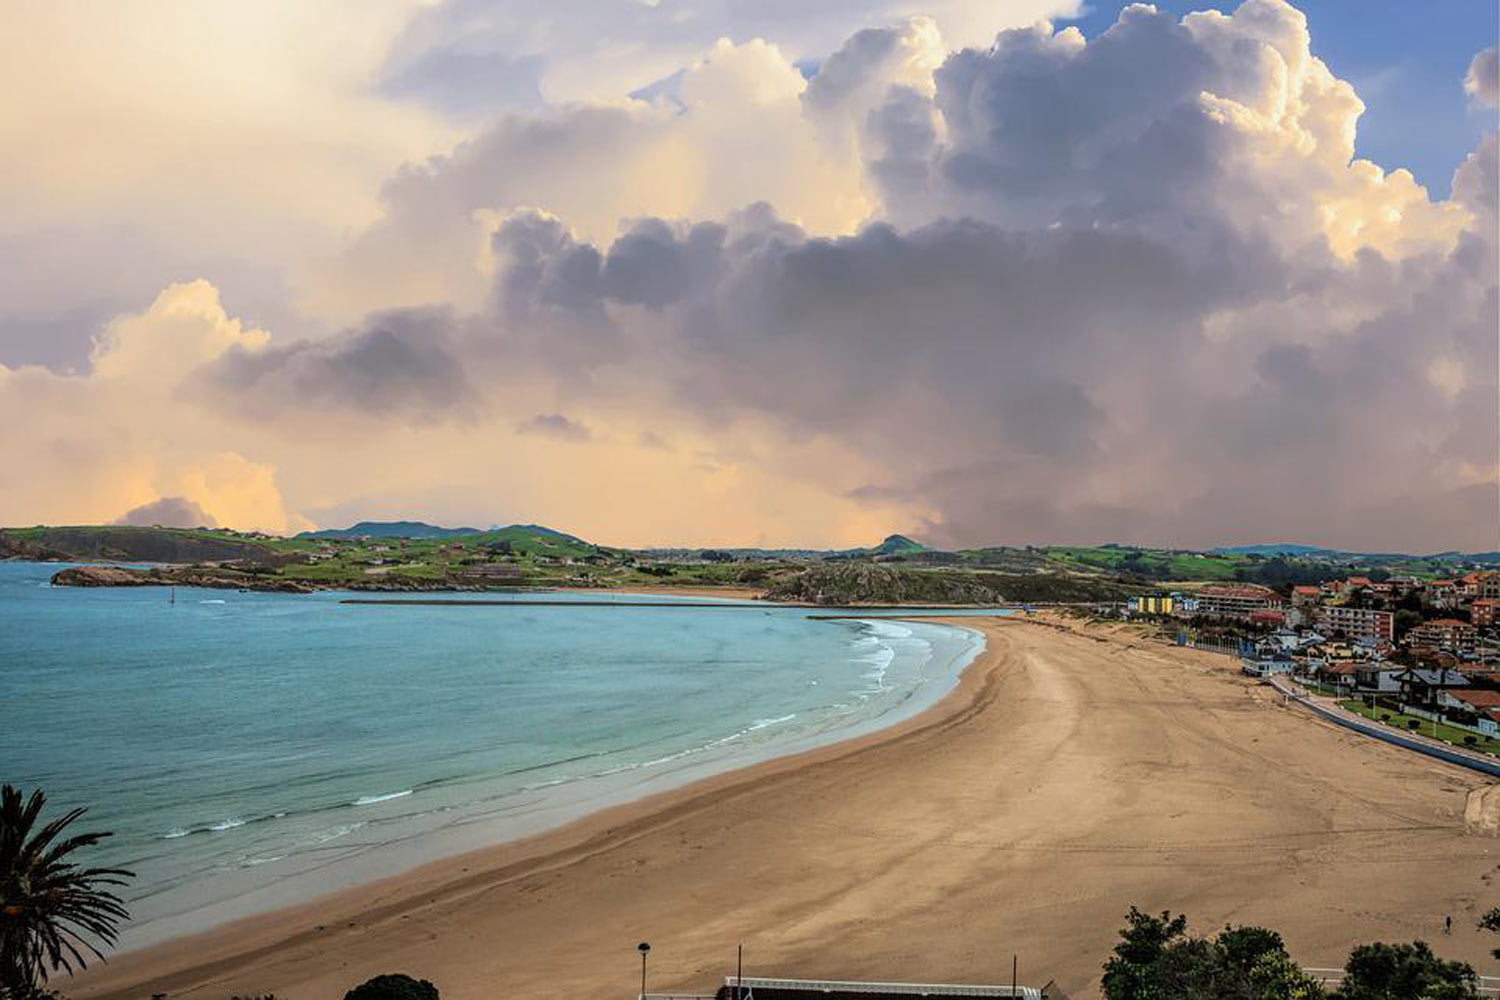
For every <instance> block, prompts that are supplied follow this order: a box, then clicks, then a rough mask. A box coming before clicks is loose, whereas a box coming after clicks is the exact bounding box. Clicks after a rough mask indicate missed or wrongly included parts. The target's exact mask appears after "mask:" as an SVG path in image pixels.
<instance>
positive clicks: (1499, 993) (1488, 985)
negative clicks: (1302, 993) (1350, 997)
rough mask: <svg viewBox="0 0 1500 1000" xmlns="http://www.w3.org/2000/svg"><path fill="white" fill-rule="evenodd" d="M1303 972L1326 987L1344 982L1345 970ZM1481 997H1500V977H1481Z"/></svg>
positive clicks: (1306, 970)
mask: <svg viewBox="0 0 1500 1000" xmlns="http://www.w3.org/2000/svg"><path fill="white" fill-rule="evenodd" d="M1302 971H1303V972H1305V973H1307V974H1308V975H1309V976H1312V977H1313V978H1314V979H1316V980H1317V981H1318V982H1320V983H1322V984H1323V985H1324V986H1338V985H1339V984H1340V983H1342V982H1343V981H1344V970H1343V969H1307V968H1304V969H1303V970H1302ZM1479 995H1480V996H1485V997H1500V976H1480V977H1479Z"/></svg>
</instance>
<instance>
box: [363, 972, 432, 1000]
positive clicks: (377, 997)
mask: <svg viewBox="0 0 1500 1000" xmlns="http://www.w3.org/2000/svg"><path fill="white" fill-rule="evenodd" d="M344 1000H438V991H437V987H436V986H434V985H432V984H431V983H429V982H428V981H427V980H425V979H413V978H412V977H411V976H404V975H401V974H400V973H396V974H394V975H384V976H376V977H375V978H374V979H371V980H370V981H369V982H365V983H361V984H360V985H358V986H356V987H354V989H352V990H350V991H349V992H348V993H345V994H344Z"/></svg>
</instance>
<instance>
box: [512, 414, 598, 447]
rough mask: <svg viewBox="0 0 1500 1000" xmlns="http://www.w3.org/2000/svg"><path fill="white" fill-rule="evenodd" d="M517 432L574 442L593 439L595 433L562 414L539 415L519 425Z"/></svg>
mask: <svg viewBox="0 0 1500 1000" xmlns="http://www.w3.org/2000/svg"><path fill="white" fill-rule="evenodd" d="M516 432H517V433H520V434H537V435H540V436H542V437H550V438H556V439H557V440H559V441H573V442H582V441H587V440H589V439H590V438H592V437H593V432H592V431H590V430H589V429H588V427H587V426H585V425H584V424H581V423H579V422H578V421H576V420H570V419H569V418H568V417H565V416H564V415H562V414H561V413H538V414H537V415H536V416H534V417H532V418H531V419H530V420H525V421H522V422H521V423H520V424H518V425H517V426H516Z"/></svg>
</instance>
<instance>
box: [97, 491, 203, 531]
mask: <svg viewBox="0 0 1500 1000" xmlns="http://www.w3.org/2000/svg"><path fill="white" fill-rule="evenodd" d="M115 524H130V525H136V526H140V527H152V526H155V527H159V528H217V527H218V526H219V522H218V521H215V520H214V517H213V515H212V514H210V513H208V512H207V511H205V510H204V509H203V508H202V507H199V506H198V505H197V504H196V503H194V502H193V501H191V500H189V499H187V498H186V497H161V498H160V499H158V500H152V501H151V502H150V503H143V504H141V505H140V506H139V507H132V508H131V509H130V510H127V511H126V512H125V513H124V514H121V515H120V517H119V518H118V519H117V520H116V521H115Z"/></svg>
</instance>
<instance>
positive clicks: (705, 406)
mask: <svg viewBox="0 0 1500 1000" xmlns="http://www.w3.org/2000/svg"><path fill="white" fill-rule="evenodd" d="M835 6H839V5H835ZM957 6H958V5H952V6H951V7H950V8H949V9H950V10H954V9H957ZM517 9H520V8H519V7H516V8H514V9H512V8H511V7H501V8H494V7H492V6H488V5H476V6H472V7H470V6H465V5H462V4H459V5H452V4H449V5H442V6H441V7H439V8H437V9H436V12H435V13H434V17H438V18H439V20H438V21H435V22H433V24H432V25H429V27H430V28H432V31H433V34H432V35H431V36H430V37H427V38H425V39H417V40H415V41H411V36H409V37H408V41H411V44H412V45H413V46H414V48H413V49H412V50H411V51H412V52H413V53H417V54H420V53H423V52H430V51H432V50H433V47H434V46H439V47H440V46H443V45H450V46H451V45H456V44H459V42H460V40H467V41H465V42H464V44H471V43H473V44H477V43H475V41H474V40H475V38H477V37H480V36H483V35H484V32H486V31H494V32H498V33H499V34H497V35H496V36H495V37H497V38H503V37H504V29H505V26H506V25H507V24H508V23H509V22H508V21H507V20H506V18H507V17H509V16H510V15H511V14H512V13H514V10H517ZM656 9H657V10H661V11H665V12H667V13H670V12H671V11H673V10H676V11H678V12H679V13H680V12H681V11H682V10H683V8H681V7H678V6H675V5H674V4H672V3H670V2H668V0H663V3H662V4H659V5H657V8H656ZM705 9H706V8H705ZM736 9H739V8H736ZM860 9H862V10H867V8H863V7H862V8H860ZM881 10H882V11H888V12H895V7H894V6H891V7H882V8H881ZM495 11H498V13H496V14H495V18H492V19H490V20H486V18H487V17H488V16H489V14H490V13H491V12H495ZM455 12H457V14H461V15H462V17H461V18H460V20H464V19H475V18H477V19H478V21H477V22H475V23H477V24H478V25H479V26H478V27H475V25H474V24H469V23H468V21H466V20H465V21H464V24H462V25H460V26H459V27H458V28H454V29H453V32H452V33H449V34H444V32H445V31H447V30H448V29H449V28H450V27H452V24H451V23H450V20H451V18H450V15H455ZM902 12H903V13H905V11H902ZM621 16H624V15H621ZM630 16H632V17H634V16H636V15H635V14H631V15H630ZM640 16H641V17H643V18H647V19H648V20H649V19H650V18H651V17H655V16H656V15H655V14H651V13H649V12H648V13H646V14H641V15H640ZM443 18H450V20H443ZM422 20H423V19H422V18H419V19H418V22H417V23H421V22H422ZM950 20H951V18H950ZM643 23H644V22H643ZM937 24H941V25H942V26H943V28H944V30H948V29H947V24H946V23H945V22H944V19H943V17H942V16H939V17H938V18H937V21H936V22H933V21H928V20H923V19H920V18H918V19H914V20H907V21H904V22H899V23H888V24H885V25H883V26H877V27H875V28H872V29H870V30H868V31H864V32H860V33H858V34H856V35H855V36H854V37H852V38H850V39H849V40H848V41H847V43H846V44H844V45H843V46H842V47H836V46H835V45H834V44H833V43H830V44H829V47H828V49H827V50H825V51H832V53H833V54H831V55H829V56H828V57H827V58H826V59H824V60H823V62H822V67H823V68H822V71H821V72H820V73H819V74H817V75H815V76H813V77H812V79H811V81H810V82H809V81H804V78H803V75H802V74H801V73H799V72H798V71H797V69H796V67H795V66H794V65H793V60H794V59H795V58H796V56H797V55H798V54H799V51H800V50H799V49H798V47H797V45H796V44H792V43H787V44H786V45H785V46H783V45H781V44H772V43H770V42H761V41H747V40H744V39H741V40H739V41H737V42H722V43H720V42H714V41H712V40H709V41H700V40H699V36H698V35H697V34H695V32H696V31H697V28H696V27H695V28H694V29H693V30H692V31H687V30H686V29H684V33H683V35H682V36H681V38H682V39H683V44H684V45H691V46H692V51H693V55H692V56H691V57H682V58H680V59H677V61H675V62H673V63H672V64H671V65H673V66H674V67H684V72H683V73H682V75H681V76H680V77H679V78H678V79H676V80H675V82H674V85H673V87H672V94H671V96H670V97H668V96H665V95H664V96H662V97H661V98H660V99H657V100H654V101H643V100H626V99H622V98H620V95H619V93H618V92H616V93H613V94H612V95H611V96H612V98H613V100H612V101H611V102H609V103H596V104H590V105H582V104H580V105H572V106H568V107H564V108H541V109H533V110H531V111H528V112H525V113H510V114H506V115H503V116H501V117H500V118H499V119H497V120H495V121H493V122H490V123H489V124H487V125H485V126H483V127H481V128H479V129H478V130H477V131H476V132H475V133H474V134H473V135H472V136H471V137H470V138H469V139H467V140H466V141H465V142H463V143H460V144H458V145H456V146H454V147H453V148H452V149H451V150H450V152H449V153H447V154H445V155H443V156H440V157H435V158H432V159H429V160H425V161H422V162H421V163H419V164H416V165H413V166H410V167H407V168H405V169H403V170H401V171H399V172H397V173H396V174H395V175H394V176H392V177H391V178H390V180H389V181H388V183H387V184H386V185H385V187H384V190H383V197H382V201H381V211H380V215H379V218H378V219H376V220H375V221H373V222H372V223H370V224H369V225H367V226H364V227H363V228H359V229H357V231H356V235H355V236H354V238H353V239H352V241H351V242H350V244H349V245H348V247H347V248H344V249H343V250H342V251H341V252H340V253H337V254H334V255H332V257H330V258H329V260H330V262H329V263H327V264H326V266H325V267H324V268H323V269H322V270H320V271H318V272H316V273H313V274H309V273H307V271H305V270H302V271H298V272H297V280H296V284H297V286H298V289H299V291H300V293H301V295H302V301H303V302H305V303H306V304H307V307H308V308H309V309H313V310H316V311H318V312H319V313H321V314H323V315H324V316H325V317H327V318H328V319H329V320H330V321H331V322H336V323H337V324H338V325H342V326H344V327H345V330H344V332H342V333H339V334H335V335H332V336H325V337H321V338H315V339H308V338H306V337H304V336H303V334H302V331H299V330H291V331H285V330H279V329H277V330H275V331H274V333H275V336H274V337H270V338H269V339H268V337H267V335H265V334H262V333H259V332H257V330H256V329H254V327H256V326H259V324H245V323H241V322H240V321H238V320H235V319H231V318H230V317H229V316H228V315H227V314H226V313H225V310H224V309H223V307H222V306H221V305H220V303H219V300H218V296H217V292H216V290H215V288H214V287H213V286H208V285H203V284H198V285H187V286H174V287H172V288H169V289H168V290H167V292H164V293H163V294H162V296H161V298H159V299H158V300H157V302H156V303H155V304H153V305H152V306H151V307H150V308H149V309H147V310H146V311H145V312H144V313H142V314H140V315H137V316H132V317H127V318H124V319H120V320H116V321H114V322H113V323H112V324H111V325H110V326H109V327H108V329H107V331H106V333H105V334H104V336H103V337H102V338H101V340H100V344H99V347H98V348H97V355H96V359H95V370H94V371H93V372H92V373H91V374H89V375H86V376H58V375H53V374H51V373H48V372H43V371H40V370H38V369H35V368H27V367H22V368H15V369H5V368H0V419H4V420H8V421H12V422H15V423H12V425H17V424H18V423H19V422H21V421H25V422H26V426H28V427H36V428H40V429H42V430H41V432H39V433H37V434H35V435H26V436H22V437H21V439H20V440H6V441H4V442H0V470H6V469H15V468H26V469H28V470H40V479H39V480H38V482H39V483H40V484H41V485H32V484H31V483H29V482H27V483H22V482H19V481H18V480H16V478H15V477H14V476H11V475H10V474H9V473H6V472H4V471H0V521H3V520H13V521H14V520H20V521H35V520H37V519H38V515H37V513H36V512H37V511H49V513H47V514H46V515H44V516H46V517H48V518H49V519H51V518H53V514H51V513H50V511H52V510H54V509H65V510H69V511H77V512H93V513H90V514H89V516H90V517H92V518H94V519H100V518H106V517H113V516H117V515H118V513H119V511H121V510H125V509H129V508H130V507H132V506H136V505H139V504H143V503H147V502H151V501H154V500H156V499H158V498H160V497H183V498H187V499H189V500H191V501H193V502H196V503H199V504H201V505H202V507H203V509H204V510H207V511H210V512H212V513H213V515H214V516H215V517H217V518H219V519H220V520H222V521H224V522H225V523H231V524H236V525H237V526H245V525H247V524H249V523H256V524H261V525H267V524H280V525H290V524H293V523H296V522H298V521H299V517H300V515H299V514H298V513H297V512H298V511H303V510H340V511H344V510H348V509H349V504H351V503H352V502H353V501H354V499H356V498H361V497H364V498H369V497H375V498H381V501H380V502H381V503H382V504H390V503H395V502H397V501H399V500H400V499H402V498H413V501H414V502H415V501H416V500H420V501H421V502H422V503H423V504H424V505H425V507H426V509H424V510H423V511H421V513H423V514H426V515H427V516H431V517H435V518H439V519H442V518H444V517H446V518H448V519H451V520H454V521H463V522H476V521H485V520H504V519H506V517H507V516H510V517H511V518H513V519H516V520H523V519H524V520H558V521H561V522H563V526H564V527H568V528H571V529H572V530H576V531H579V532H581V533H584V534H594V535H599V536H601V537H603V538H604V540H606V541H613V542H623V543H629V542H643V541H647V540H658V541H661V540H675V541H682V540H685V539H687V538H692V539H694V540H702V541H728V540H752V539H754V538H755V537H758V536H759V532H761V530H762V526H763V525H765V524H768V523H771V524H776V525H778V530H779V531H780V532H781V534H779V535H777V536H776V539H775V540H777V541H780V542H786V543H801V542H803V541H804V540H805V539H807V538H809V537H813V538H816V537H818V534H817V533H821V536H822V537H824V538H828V539H830V540H834V541H838V542H853V541H859V540H860V539H859V538H858V537H851V536H857V535H858V533H860V532H868V534H869V535H870V536H872V537H873V536H875V535H877V534H879V533H881V532H882V530H888V529H889V528H890V527H893V526H894V527H922V526H925V529H926V532H927V534H928V535H930V536H931V537H933V538H935V539H937V540H939V541H943V542H949V543H955V544H979V543H985V542H994V541H1038V540H1100V539H1106V538H1115V539H1120V540H1140V541H1153V542H1176V543H1180V544H1207V543H1212V542H1220V541H1233V540H1248V539H1251V538H1259V539H1264V538H1271V537H1299V538H1313V539H1318V540H1321V541H1324V542H1326V543H1329V544H1335V545H1344V546H1348V547H1370V548H1375V547H1378V548H1410V549H1423V548H1446V547H1450V546H1469V547H1475V548H1492V547H1494V545H1495V544H1496V541H1497V540H1496V539H1495V537H1494V530H1495V524H1496V518H1495V513H1496V512H1495V509H1494V500H1495V495H1496V493H1495V491H1496V489H1497V477H1500V470H1497V469H1496V467H1495V455H1496V454H1497V452H1500V441H1497V440H1496V428H1495V424H1494V413H1495V411H1496V405H1497V404H1496V400H1497V398H1500V387H1497V376H1496V373H1497V369H1500V359H1497V357H1496V355H1497V351H1500V345H1497V343H1496V340H1495V336H1494V331H1495V329H1496V328H1497V324H1500V317H1497V315H1496V302H1497V293H1496V285H1497V280H1496V271H1497V258H1496V245H1497V242H1500V240H1497V234H1496V225H1497V223H1496V213H1495V194H1494V191H1495V176H1496V173H1495V171H1496V139H1495V136H1494V134H1493V133H1492V134H1490V135H1489V136H1488V137H1487V138H1486V139H1485V140H1484V142H1483V143H1482V144H1481V146H1480V148H1479V149H1478V150H1476V151H1475V153H1474V154H1473V155H1472V156H1471V157H1470V158H1469V159H1468V161H1466V163H1465V164H1463V165H1462V166H1461V167H1460V169H1459V171H1458V172H1457V173H1456V175H1455V179H1454V184H1453V192H1454V193H1453V197H1452V199H1451V200H1447V201H1437V202H1434V201H1432V200H1431V199H1430V198H1429V196H1428V194H1427V192H1426V191H1424V190H1423V189H1422V188H1421V187H1420V186H1418V185H1417V184H1416V183H1415V182H1414V181H1413V180H1412V178H1411V176H1410V175H1409V174H1407V173H1406V172H1404V171H1399V170H1398V171H1390V172H1387V171H1385V170H1384V169H1382V168H1381V167H1379V166H1378V165H1376V164H1374V163H1370V162H1367V161H1362V160H1358V159H1355V158H1354V148H1355V147H1354V137H1355V129H1356V126H1357V123H1358V118H1359V115H1360V113H1361V111H1362V109H1363V105H1362V103H1361V101H1360V99H1359V96H1358V95H1357V94H1356V93H1355V92H1354V90H1353V88H1352V87H1350V86H1349V85H1348V84H1347V83H1346V82H1344V81H1341V80H1338V79H1337V78H1335V77H1334V76H1333V75H1332V73H1331V72H1330V71H1329V70H1328V68H1327V67H1326V66H1325V65H1323V64H1322V63H1321V62H1320V61H1319V60H1318V59H1317V58H1316V57H1315V56H1314V55H1313V54H1312V52H1313V50H1312V48H1311V45H1310V39H1309V38H1308V33H1307V26H1306V22H1305V20H1304V19H1303V18H1302V17H1301V15H1300V14H1299V13H1298V12H1297V11H1296V10H1295V9H1293V8H1292V7H1290V6H1289V5H1287V4H1285V3H1282V2H1280V0H1247V2H1246V3H1244V4H1243V5H1241V6H1240V7H1239V9H1238V10H1237V11H1235V13H1234V14H1233V15H1222V14H1218V13H1213V12H1205V13H1197V14H1192V15H1189V16H1187V17H1185V18H1182V19H1178V18H1175V17H1172V16H1170V15H1168V14H1165V13H1161V12H1157V11H1154V10H1152V9H1150V8H1146V7H1131V8H1128V9H1127V10H1126V12H1125V13H1124V14H1123V15H1122V17H1121V20H1120V23H1118V24H1117V25H1116V26H1115V27H1113V28H1112V29H1111V30H1110V31H1108V32H1106V33H1104V34H1103V35H1101V36H1100V37H1098V38H1095V39H1093V40H1085V39H1084V38H1083V37H1082V36H1081V35H1080V34H1079V33H1078V32H1076V31H1071V30H1064V31H1055V30H1053V29H1052V28H1050V27H1047V26H1045V25H1040V26H1033V27H1028V28H1023V29H1018V30H1013V31H1009V32H1006V33H1005V34H1003V35H1002V36H1001V37H1000V38H999V39H998V41H997V43H996V44H995V45H994V46H993V47H988V46H986V47H984V48H980V49H970V50H966V51H962V52H956V53H948V54H945V53H944V52H943V49H944V44H943V43H942V42H941V41H940V38H939V34H938V30H937V27H936V25H937ZM594 27H595V28H596V29H597V27H598V25H597V24H595V25H594ZM439 29H441V30H439ZM460 29H461V30H460ZM481 29H482V30H481ZM536 30H537V31H538V32H541V33H542V35H546V33H547V32H551V31H554V30H559V31H560V30H563V29H562V28H558V27H557V25H556V23H555V21H544V22H539V24H538V25H537V26H536ZM568 30H571V29H568ZM475 32H478V35H476V34H475ZM731 35H732V36H733V33H731ZM486 37H487V36H486ZM539 37H541V36H539ZM546 37H552V36H550V35H547V36H546ZM600 37H601V38H603V37H606V35H601V36H600ZM617 37H618V38H621V39H628V38H630V37H631V36H630V34H629V32H628V31H623V30H622V33H621V34H619V35H618V36H617ZM597 41H598V40H595V42H596V43H597ZM528 44H529V43H528ZM549 44H550V43H549ZM803 44H806V40H805V39H804V40H803ZM597 47H598V44H594V45H593V47H592V48H590V47H585V50H586V51H588V52H593V51H594V49H595V48H597ZM668 48H670V45H666V43H664V47H663V48H662V50H661V51H666V50H667V49H668ZM835 49H836V51H835ZM506 51H507V52H508V53H509V54H510V55H515V54H516V52H518V51H520V50H514V51H512V50H506ZM413 58H415V56H413ZM620 58H621V65H623V64H624V63H626V62H630V63H631V65H639V63H638V62H632V61H631V60H630V59H627V58H625V57H624V56H621V57H620ZM674 58H676V57H675V56H674ZM398 61H399V60H398ZM607 61H608V60H607V59H606V62H607ZM402 65H408V63H402ZM411 65H414V63H413V64H411ZM567 72H568V70H567V67H566V65H563V64H556V65H554V64H553V63H550V62H549V63H548V65H547V67H546V72H545V73H544V74H541V75H539V76H538V77H537V79H539V80H541V81H542V82H543V85H544V87H543V89H544V90H545V89H546V88H550V87H557V86H561V84H560V82H559V81H564V80H566V79H567ZM824 74H826V75H824ZM607 77H608V74H604V76H602V77H601V79H602V78H607ZM445 86H446V84H445ZM1455 99H1457V98H1456V97H1455ZM372 308H373V309H380V310H382V311H379V312H376V313H374V314H372V315H365V313H366V312H367V311H368V310H370V309H372ZM663 428H670V429H671V435H670V436H671V439H672V447H671V448H670V449H664V448H660V447H650V446H648V445H647V444H644V443H643V442H655V441H657V440H658V438H657V437H656V436H655V435H656V434H658V433H659V432H660V431H661V430H662V429H663ZM7 476H10V478H8V479H7V478H6V477H7ZM622 486H623V487H625V488H622ZM635 487H642V488H639V489H636V488H635ZM606 495H607V496H609V497H610V498H611V501H612V502H611V504H610V505H609V509H608V510H604V509H601V505H600V504H599V503H598V497H600V496H606ZM496 498H499V499H496ZM497 505H503V508H504V509H500V510H497V509H496V506H497ZM74 516H81V514H76V515H74ZM747 536H748V537H747Z"/></svg>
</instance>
